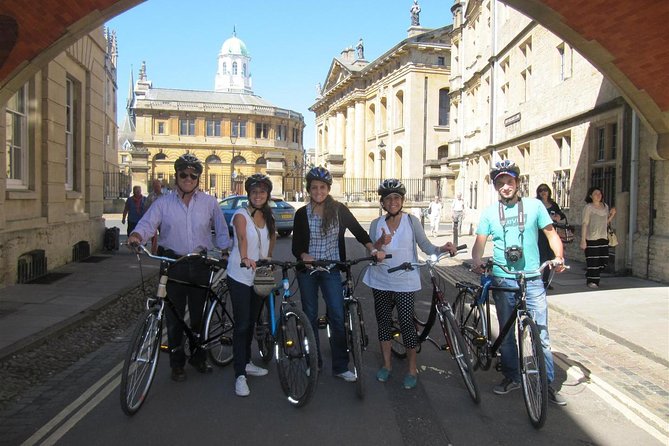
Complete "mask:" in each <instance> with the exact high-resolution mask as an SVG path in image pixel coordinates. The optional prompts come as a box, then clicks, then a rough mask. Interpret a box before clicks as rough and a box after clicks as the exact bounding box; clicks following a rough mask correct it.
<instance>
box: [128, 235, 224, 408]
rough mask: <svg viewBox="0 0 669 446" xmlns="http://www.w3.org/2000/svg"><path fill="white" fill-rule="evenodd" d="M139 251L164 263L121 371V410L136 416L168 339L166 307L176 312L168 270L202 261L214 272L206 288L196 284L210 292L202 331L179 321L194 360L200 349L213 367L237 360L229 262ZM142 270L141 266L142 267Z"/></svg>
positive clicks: (202, 255)
mask: <svg viewBox="0 0 669 446" xmlns="http://www.w3.org/2000/svg"><path fill="white" fill-rule="evenodd" d="M134 249H137V250H138V251H137V259H138V261H139V262H140V266H141V260H140V253H142V252H143V253H144V254H145V255H146V256H148V257H149V258H152V259H156V260H160V277H159V282H158V288H157V290H156V293H155V296H154V297H148V298H147V301H146V310H145V311H144V313H143V314H142V315H141V316H140V319H139V321H138V322H137V325H136V326H135V329H134V331H133V334H132V337H131V339H130V344H129V345H128V350H127V352H126V355H125V360H124V363H123V371H122V372H121V392H120V397H121V408H122V409H123V412H125V413H126V414H127V415H134V414H135V413H137V411H138V410H139V409H140V408H141V406H142V404H143V403H144V401H145V400H146V397H147V395H148V393H149V389H150V388H151V384H152V383H153V378H154V377H155V373H156V368H157V365H158V353H159V351H160V345H161V341H162V338H163V334H162V332H163V318H164V315H165V314H164V312H165V306H167V307H168V308H169V309H170V311H173V312H174V314H178V313H177V312H176V308H175V306H174V304H173V303H172V301H171V300H170V299H169V296H167V290H166V285H167V282H168V281H170V280H172V279H169V278H168V273H169V269H170V267H171V266H173V265H174V264H176V263H178V262H180V261H183V260H186V259H195V258H198V259H202V260H203V261H204V263H205V265H207V266H208V267H209V268H210V270H211V274H210V277H209V283H208V284H207V285H195V284H192V285H193V286H197V287H200V288H206V289H207V291H208V292H207V300H206V306H205V309H204V311H205V318H204V324H203V329H202V332H201V333H194V332H193V330H192V329H191V328H190V327H189V326H188V324H187V323H186V322H185V321H184V320H183V317H181V316H179V317H178V318H177V319H178V320H179V323H180V324H181V325H182V327H183V330H184V332H185V333H186V340H185V342H187V343H188V345H189V351H190V353H191V356H193V354H194V353H195V352H196V351H197V350H198V349H205V350H206V351H207V353H208V356H209V358H210V359H211V360H212V362H214V364H216V365H219V366H225V365H227V364H229V363H230V362H231V361H232V330H233V325H234V322H233V320H232V317H231V316H230V314H229V312H228V310H227V308H226V305H227V294H228V290H227V286H226V284H225V278H224V277H225V268H226V267H227V260H225V259H217V258H215V257H211V256H207V255H206V254H203V253H191V254H187V255H185V256H183V257H180V258H178V259H173V258H170V257H163V256H157V255H153V254H151V252H150V251H149V250H148V249H146V247H144V246H142V245H140V246H137V247H134ZM140 269H141V268H140Z"/></svg>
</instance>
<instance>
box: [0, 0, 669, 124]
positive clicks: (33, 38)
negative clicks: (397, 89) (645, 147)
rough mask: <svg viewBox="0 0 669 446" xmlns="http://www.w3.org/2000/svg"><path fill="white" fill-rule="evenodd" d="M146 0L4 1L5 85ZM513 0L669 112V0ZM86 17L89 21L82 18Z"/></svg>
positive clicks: (1, 54) (1, 65)
mask: <svg viewBox="0 0 669 446" xmlns="http://www.w3.org/2000/svg"><path fill="white" fill-rule="evenodd" d="M142 1H144V0H31V1H26V0H2V1H1V2H0V86H2V85H5V84H6V83H7V82H8V80H9V79H10V78H12V77H13V76H14V75H16V72H17V71H18V69H20V68H21V67H22V66H25V64H26V63H27V62H31V61H34V60H35V58H36V57H38V56H39V55H40V54H41V53H43V52H45V51H46V50H47V49H48V48H49V47H52V46H53V45H54V43H56V42H58V41H59V40H60V41H61V42H62V40H61V39H65V40H66V39H67V36H68V35H70V36H77V37H78V36H79V35H81V33H80V32H79V30H80V29H82V28H83V30H84V31H89V30H91V29H92V28H93V27H94V26H97V25H99V24H101V23H103V21H104V20H105V19H109V18H111V17H112V16H114V15H115V14H117V13H118V12H122V11H123V10H124V9H128V8H130V7H132V6H134V5H136V4H138V3H141V2H142ZM509 3H518V5H519V6H520V5H523V3H524V4H525V5H529V6H528V7H527V8H523V7H520V8H519V9H521V10H524V11H523V12H525V13H526V14H528V15H533V14H532V12H533V11H532V10H531V9H532V8H533V6H532V4H533V3H534V4H536V5H539V7H548V8H551V9H552V10H554V11H555V12H557V13H558V14H559V15H560V16H561V18H560V20H561V21H562V22H564V24H566V25H567V26H568V27H569V28H570V29H572V30H574V31H576V32H577V33H578V34H580V35H581V36H582V37H583V38H584V39H585V40H586V41H594V42H597V43H598V44H599V45H601V47H603V48H604V49H605V50H606V51H608V53H610V54H611V55H612V58H613V60H612V62H613V64H614V65H615V66H616V67H618V68H619V69H620V71H621V72H622V73H623V74H624V75H625V76H626V77H627V78H628V79H629V80H630V81H631V83H632V84H634V86H635V87H636V88H637V89H639V90H641V91H645V92H647V93H648V95H649V96H650V97H651V99H652V101H653V102H654V103H655V104H656V105H657V106H658V107H659V109H660V111H663V112H665V113H666V112H668V111H669V88H667V87H666V84H667V80H668V74H667V73H669V33H667V32H666V27H667V23H669V0H642V1H631V0H617V1H616V0H587V1H583V0H523V2H519V1H518V0H510V1H509ZM96 14H97V16H96ZM85 17H88V19H87V20H84V21H81V19H82V18H85ZM540 21H541V20H540ZM73 40H74V39H72V41H73ZM66 43H68V42H66ZM69 43H71V42H69Z"/></svg>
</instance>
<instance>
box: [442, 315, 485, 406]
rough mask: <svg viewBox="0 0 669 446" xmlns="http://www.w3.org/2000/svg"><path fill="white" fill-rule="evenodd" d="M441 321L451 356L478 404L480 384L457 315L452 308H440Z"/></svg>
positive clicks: (470, 393) (470, 394)
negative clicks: (455, 315) (454, 314)
mask: <svg viewBox="0 0 669 446" xmlns="http://www.w3.org/2000/svg"><path fill="white" fill-rule="evenodd" d="M439 322H441V328H442V330H443V332H444V336H445V337H446V343H447V344H448V347H449V350H450V352H451V356H453V359H455V362H456V364H457V365H458V370H460V375H462V379H463V380H464V382H465V387H466V388H467V391H468V392H469V396H471V398H472V400H473V401H474V402H475V403H476V404H478V403H479V402H480V401H481V397H480V395H479V388H478V385H477V384H476V378H474V367H473V366H472V363H471V360H470V359H469V354H468V353H467V345H466V344H465V340H464V338H463V337H462V334H461V333H460V330H459V329H458V324H457V323H456V322H455V317H454V316H453V312H452V311H451V309H450V308H448V307H445V308H441V309H440V311H439Z"/></svg>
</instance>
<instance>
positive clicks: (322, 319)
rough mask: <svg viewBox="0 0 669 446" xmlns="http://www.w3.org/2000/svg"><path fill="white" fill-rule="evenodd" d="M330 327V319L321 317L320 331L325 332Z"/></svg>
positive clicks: (319, 320)
mask: <svg viewBox="0 0 669 446" xmlns="http://www.w3.org/2000/svg"><path fill="white" fill-rule="evenodd" d="M327 326H328V318H327V316H321V317H319V318H318V329H319V330H323V329H324V328H326V327H327Z"/></svg>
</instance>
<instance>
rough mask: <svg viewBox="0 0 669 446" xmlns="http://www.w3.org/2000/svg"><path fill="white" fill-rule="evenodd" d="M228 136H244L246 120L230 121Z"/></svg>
mask: <svg viewBox="0 0 669 446" xmlns="http://www.w3.org/2000/svg"><path fill="white" fill-rule="evenodd" d="M230 136H233V137H235V138H246V121H232V122H231V123H230Z"/></svg>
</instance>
